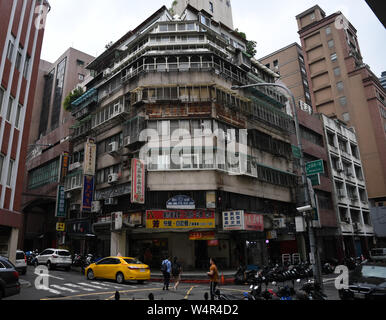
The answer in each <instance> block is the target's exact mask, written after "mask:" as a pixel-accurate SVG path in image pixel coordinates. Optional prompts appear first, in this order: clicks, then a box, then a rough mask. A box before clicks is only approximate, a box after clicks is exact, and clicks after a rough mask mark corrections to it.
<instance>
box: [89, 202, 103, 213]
mask: <svg viewBox="0 0 386 320" xmlns="http://www.w3.org/2000/svg"><path fill="white" fill-rule="evenodd" d="M100 211H101V202H100V201H93V202H91V212H92V213H97V212H100Z"/></svg>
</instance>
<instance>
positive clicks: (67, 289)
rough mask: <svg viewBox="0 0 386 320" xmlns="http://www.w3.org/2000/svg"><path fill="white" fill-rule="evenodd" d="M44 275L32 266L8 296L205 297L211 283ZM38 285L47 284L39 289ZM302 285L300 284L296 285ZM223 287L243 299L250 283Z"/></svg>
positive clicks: (332, 294)
mask: <svg viewBox="0 0 386 320" xmlns="http://www.w3.org/2000/svg"><path fill="white" fill-rule="evenodd" d="M43 278H44V279H45V282H44V281H43V280H42V279H43ZM43 278H42V277H40V278H39V275H38V274H35V268H34V267H31V266H29V267H28V272H27V274H26V275H24V276H20V280H21V283H22V289H21V292H20V295H16V296H13V297H9V298H6V299H5V300H78V301H79V300H114V299H115V293H116V292H117V291H118V292H119V294H120V300H148V299H149V298H148V296H149V294H150V293H152V294H153V295H154V298H155V300H184V299H185V300H204V294H205V293H206V292H208V293H209V285H206V284H187V283H183V284H181V285H180V286H179V288H178V290H176V291H175V290H173V285H171V286H170V288H169V291H166V290H165V291H164V290H162V287H163V285H162V283H159V282H145V283H144V284H139V283H137V282H127V283H125V284H117V283H116V282H114V281H109V280H93V281H89V280H87V279H86V277H85V276H84V275H82V274H81V273H80V272H79V271H78V272H76V271H74V270H72V271H69V272H66V271H64V270H61V269H58V270H53V271H50V272H49V274H48V275H46V276H44V277H43ZM329 278H330V279H329V280H326V282H325V293H326V294H327V296H328V299H329V300H339V296H338V292H337V290H336V289H335V287H334V281H333V279H332V277H331V276H330V277H329ZM37 280H38V281H37ZM35 282H36V283H35ZM36 285H45V287H44V288H40V289H37V287H36ZM298 288H299V287H298V285H296V287H295V289H298ZM219 289H220V290H221V292H222V293H224V294H226V295H231V296H233V297H234V299H235V300H237V299H242V297H243V292H245V291H248V286H246V285H244V286H236V285H226V286H220V287H219Z"/></svg>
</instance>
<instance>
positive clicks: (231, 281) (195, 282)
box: [149, 278, 235, 285]
mask: <svg viewBox="0 0 386 320" xmlns="http://www.w3.org/2000/svg"><path fill="white" fill-rule="evenodd" d="M149 281H150V282H161V283H163V282H164V279H162V278H153V279H150V280H149ZM234 281H235V279H225V281H224V285H227V284H228V285H231V284H234ZM180 283H193V284H209V283H210V281H209V280H198V279H185V280H181V281H180Z"/></svg>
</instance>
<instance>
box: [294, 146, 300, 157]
mask: <svg viewBox="0 0 386 320" xmlns="http://www.w3.org/2000/svg"><path fill="white" fill-rule="evenodd" d="M292 154H293V156H294V157H295V158H296V159H300V158H301V157H302V156H301V154H300V149H299V147H297V146H292Z"/></svg>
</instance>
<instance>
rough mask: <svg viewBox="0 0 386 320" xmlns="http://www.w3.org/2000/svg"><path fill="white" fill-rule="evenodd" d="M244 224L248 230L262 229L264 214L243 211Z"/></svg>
mask: <svg viewBox="0 0 386 320" xmlns="http://www.w3.org/2000/svg"><path fill="white" fill-rule="evenodd" d="M244 226H245V230H248V231H264V216H263V215H261V214H254V213H245V214H244Z"/></svg>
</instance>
